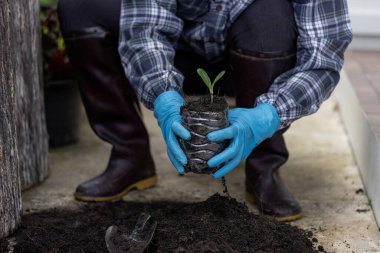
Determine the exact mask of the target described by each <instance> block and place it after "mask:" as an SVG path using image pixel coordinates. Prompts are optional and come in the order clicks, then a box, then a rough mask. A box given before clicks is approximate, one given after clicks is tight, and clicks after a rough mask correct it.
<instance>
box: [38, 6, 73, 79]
mask: <svg viewBox="0 0 380 253" xmlns="http://www.w3.org/2000/svg"><path fill="white" fill-rule="evenodd" d="M57 2H58V1H57V0H40V22H41V30H42V56H43V70H44V79H45V81H49V80H63V79H72V78H74V71H73V68H72V66H71V64H70V62H69V59H68V57H67V54H66V48H65V43H64V40H63V36H62V34H61V31H60V28H59V21H58V15H57Z"/></svg>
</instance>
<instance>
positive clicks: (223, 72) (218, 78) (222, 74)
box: [212, 71, 226, 88]
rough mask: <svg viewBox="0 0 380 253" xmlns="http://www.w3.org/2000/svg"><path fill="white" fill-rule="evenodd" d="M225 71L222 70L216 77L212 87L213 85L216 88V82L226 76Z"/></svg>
mask: <svg viewBox="0 0 380 253" xmlns="http://www.w3.org/2000/svg"><path fill="white" fill-rule="evenodd" d="M225 73H226V71H222V72H220V73H219V74H218V75H217V76H216V77H215V80H214V82H213V83H212V87H213V88H214V85H215V83H216V82H217V81H219V80H220V79H221V78H222V77H223V76H224V74H225Z"/></svg>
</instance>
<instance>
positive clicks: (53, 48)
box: [40, 0, 81, 146]
mask: <svg viewBox="0 0 380 253" xmlns="http://www.w3.org/2000/svg"><path fill="white" fill-rule="evenodd" d="M40 6H41V7H40V21H41V29H42V57H43V73H44V91H45V113H46V124H47V130H48V134H49V144H50V146H61V145H64V144H68V143H71V142H74V141H76V140H77V139H78V133H79V118H80V109H81V102H80V97H79V92H78V84H77V80H76V77H75V72H74V69H73V67H72V65H71V64H70V62H69V59H68V57H67V54H66V49H65V44H64V40H63V37H62V34H61V32H60V30H59V22H58V15H57V0H40Z"/></svg>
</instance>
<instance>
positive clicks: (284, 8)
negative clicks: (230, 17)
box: [227, 0, 298, 55]
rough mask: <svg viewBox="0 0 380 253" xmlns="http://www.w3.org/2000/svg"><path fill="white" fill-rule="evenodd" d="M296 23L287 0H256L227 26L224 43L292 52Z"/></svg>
mask: <svg viewBox="0 0 380 253" xmlns="http://www.w3.org/2000/svg"><path fill="white" fill-rule="evenodd" d="M297 37H298V32H297V25H296V22H295V19H294V10H293V6H292V3H291V1H289V0H256V1H255V2H253V3H252V4H251V5H250V6H249V7H248V8H247V9H246V10H245V11H244V12H243V13H242V14H241V15H240V16H239V17H238V18H237V20H236V21H235V22H234V24H233V25H232V26H231V28H230V30H229V33H228V37H227V44H228V47H229V48H232V49H242V50H246V51H251V52H258V53H262V54H264V55H265V53H286V54H289V53H295V52H296V50H297Z"/></svg>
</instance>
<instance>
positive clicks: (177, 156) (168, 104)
mask: <svg viewBox="0 0 380 253" xmlns="http://www.w3.org/2000/svg"><path fill="white" fill-rule="evenodd" d="M184 103H185V101H184V99H183V98H182V96H181V95H180V94H179V93H178V92H177V91H166V92H164V93H161V94H160V95H159V96H158V97H157V98H156V100H155V101H154V116H155V117H156V119H157V121H158V125H159V126H160V127H161V130H162V135H163V137H164V140H165V142H166V146H167V152H168V156H169V159H170V160H171V162H172V163H173V165H174V167H175V168H176V169H177V171H178V173H180V174H183V173H184V172H185V169H184V166H185V165H186V164H187V158H186V155H185V153H184V152H183V150H182V149H181V147H180V145H179V142H178V139H177V136H178V137H180V138H182V139H185V140H188V139H190V138H191V135H190V132H189V131H188V130H187V129H186V128H184V127H183V126H182V125H181V123H180V122H181V115H180V109H181V106H182V105H183V104H184Z"/></svg>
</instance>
